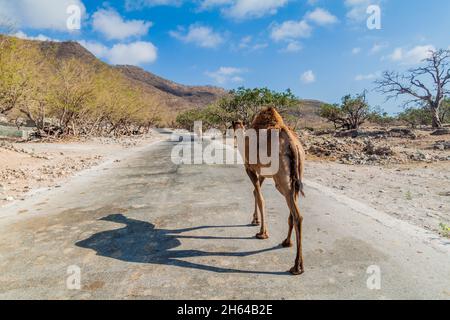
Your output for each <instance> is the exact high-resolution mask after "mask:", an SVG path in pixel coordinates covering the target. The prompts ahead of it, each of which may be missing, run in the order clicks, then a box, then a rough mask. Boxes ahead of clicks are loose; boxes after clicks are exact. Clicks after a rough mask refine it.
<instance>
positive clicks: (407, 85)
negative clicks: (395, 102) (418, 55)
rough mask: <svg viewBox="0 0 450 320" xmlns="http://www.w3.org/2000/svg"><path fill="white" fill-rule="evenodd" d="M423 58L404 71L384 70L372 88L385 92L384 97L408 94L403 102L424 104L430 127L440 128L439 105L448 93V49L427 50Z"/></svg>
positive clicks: (449, 76) (449, 63)
mask: <svg viewBox="0 0 450 320" xmlns="http://www.w3.org/2000/svg"><path fill="white" fill-rule="evenodd" d="M423 62H424V64H425V66H423V67H419V68H415V69H410V70H409V71H408V72H407V73H406V74H402V75H401V74H399V73H397V72H384V73H383V77H382V79H381V80H378V81H376V84H377V85H378V86H377V88H376V89H377V90H378V91H379V92H381V93H383V94H386V95H388V96H387V99H388V100H389V99H392V98H397V97H399V96H403V95H404V96H409V97H410V98H411V99H410V100H408V101H407V102H406V103H405V105H409V104H420V105H425V107H426V108H427V109H428V110H429V111H430V113H431V116H432V119H433V122H432V124H433V127H434V128H440V127H442V119H441V117H440V108H441V106H442V103H443V101H444V99H445V96H446V95H448V94H450V89H449V88H448V85H449V84H450V50H442V49H441V50H438V51H430V57H429V58H427V59H425V60H423ZM426 76H428V79H427V80H426V79H425V78H426Z"/></svg>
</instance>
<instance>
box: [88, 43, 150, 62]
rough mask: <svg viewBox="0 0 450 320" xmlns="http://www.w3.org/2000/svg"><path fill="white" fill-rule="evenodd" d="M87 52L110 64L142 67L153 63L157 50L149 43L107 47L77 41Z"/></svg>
mask: <svg viewBox="0 0 450 320" xmlns="http://www.w3.org/2000/svg"><path fill="white" fill-rule="evenodd" d="M79 43H80V44H81V45H82V46H83V47H85V48H86V49H87V50H89V51H90V52H92V53H93V54H94V55H95V56H97V57H98V58H103V59H106V60H107V61H108V62H110V63H112V64H129V65H136V66H138V65H142V64H147V63H152V62H155V61H156V59H157V58H158V49H157V48H156V47H155V46H154V45H153V44H152V43H151V42H144V41H137V42H132V43H128V44H122V43H119V44H115V45H114V46H112V47H107V46H105V45H103V44H101V43H98V42H94V41H83V40H82V41H79Z"/></svg>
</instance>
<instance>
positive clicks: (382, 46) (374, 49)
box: [369, 43, 388, 54]
mask: <svg viewBox="0 0 450 320" xmlns="http://www.w3.org/2000/svg"><path fill="white" fill-rule="evenodd" d="M387 47H388V44H387V43H375V44H374V45H373V46H372V48H371V49H370V52H369V53H370V54H376V53H378V52H380V51H381V50H383V49H385V48H387Z"/></svg>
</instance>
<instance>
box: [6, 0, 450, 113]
mask: <svg viewBox="0 0 450 320" xmlns="http://www.w3.org/2000/svg"><path fill="white" fill-rule="evenodd" d="M70 5H76V6H77V7H78V8H79V9H80V13H81V17H82V18H81V30H69V29H68V28H67V20H68V19H70V18H71V17H73V16H74V15H73V14H75V16H76V14H77V13H76V12H74V11H70V12H68V11H67V8H68V7H69V6H70ZM370 5H377V6H379V8H380V10H381V11H380V13H381V29H369V28H368V27H367V20H368V18H369V14H367V13H366V10H367V8H368V7H369V6H370ZM0 12H1V14H0V18H2V19H5V17H6V19H7V20H8V21H12V22H13V23H14V26H15V31H14V33H15V34H16V35H18V36H21V37H23V38H36V37H37V38H39V39H47V38H48V39H54V40H60V41H62V40H76V41H79V42H80V43H81V44H83V45H84V46H85V47H87V48H88V49H89V50H91V51H92V52H93V53H94V54H96V55H97V56H98V57H99V58H101V59H102V60H104V61H106V62H109V63H113V64H116V63H117V64H136V65H139V66H141V67H142V68H144V69H146V70H148V71H151V72H154V73H156V74H158V75H160V76H163V77H165V78H168V79H170V80H173V81H176V82H180V83H183V84H192V85H193V84H210V85H217V86H222V87H225V88H229V89H230V88H236V87H239V86H246V87H261V86H267V87H269V88H272V89H275V90H285V89H287V88H290V89H292V90H293V92H294V93H295V94H296V95H297V96H299V97H301V98H312V99H320V100H323V101H327V102H338V101H339V100H340V98H341V97H342V96H343V95H345V94H347V93H351V94H356V93H360V92H362V90H364V89H369V90H370V89H373V87H374V85H373V81H374V80H375V79H376V78H377V77H379V74H380V73H381V72H382V71H384V70H399V71H401V70H406V69H408V68H411V67H414V66H415V65H417V63H420V60H421V59H423V58H425V57H426V56H427V54H428V51H429V50H430V49H432V48H449V46H450V18H449V15H450V1H448V0H433V1H425V0H421V1H419V0H415V1H406V0H373V1H372V0H122V1H119V0H111V1H108V2H102V1H87V0H33V1H31V0H18V1H9V0H0ZM369 102H370V103H371V104H372V105H374V106H375V105H380V106H381V107H382V108H384V109H385V110H386V111H389V112H392V113H394V112H398V111H400V110H401V108H400V107H399V106H398V104H399V102H395V101H390V102H387V103H384V97H382V96H381V95H379V94H378V93H375V92H370V93H369Z"/></svg>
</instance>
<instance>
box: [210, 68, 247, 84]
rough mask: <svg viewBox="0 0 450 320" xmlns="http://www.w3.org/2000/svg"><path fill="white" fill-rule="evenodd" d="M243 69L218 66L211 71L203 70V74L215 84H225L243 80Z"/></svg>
mask: <svg viewBox="0 0 450 320" xmlns="http://www.w3.org/2000/svg"><path fill="white" fill-rule="evenodd" d="M245 72H246V70H245V69H240V68H234V67H220V68H219V69H218V70H216V71H213V72H209V71H207V72H205V74H206V75H207V76H208V77H210V78H211V79H213V80H214V81H215V82H216V83H217V84H220V85H225V84H228V83H240V82H243V81H244V79H243V78H242V76H241V75H242V73H245Z"/></svg>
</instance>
